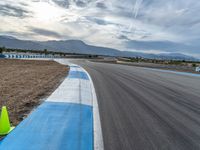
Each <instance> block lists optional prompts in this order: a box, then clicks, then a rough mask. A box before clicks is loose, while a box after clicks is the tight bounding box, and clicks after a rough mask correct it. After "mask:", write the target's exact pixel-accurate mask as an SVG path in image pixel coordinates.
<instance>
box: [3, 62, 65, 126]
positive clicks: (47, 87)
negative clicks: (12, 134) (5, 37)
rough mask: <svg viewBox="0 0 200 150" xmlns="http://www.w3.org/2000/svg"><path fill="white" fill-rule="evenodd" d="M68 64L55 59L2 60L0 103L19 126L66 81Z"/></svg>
mask: <svg viewBox="0 0 200 150" xmlns="http://www.w3.org/2000/svg"><path fill="white" fill-rule="evenodd" d="M68 69H69V68H68V67H66V66H64V65H60V64H58V63H57V62H54V61H42V60H37V61H36V60H11V59H10V60H9V59H0V106H3V105H6V106H7V109H8V111H9V115H10V121H11V123H12V124H13V125H17V124H18V123H19V122H20V121H22V120H23V119H24V118H25V117H26V116H27V115H28V114H29V113H30V112H31V111H32V110H33V109H34V108H35V107H36V106H38V105H39V104H40V103H41V102H42V101H43V100H44V99H45V98H46V97H47V96H49V95H50V94H51V93H52V92H53V91H54V90H55V89H56V88H57V87H58V86H59V85H60V83H61V82H62V81H63V80H64V78H65V77H66V75H67V72H68Z"/></svg>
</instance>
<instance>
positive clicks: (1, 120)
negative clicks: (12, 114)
mask: <svg viewBox="0 0 200 150" xmlns="http://www.w3.org/2000/svg"><path fill="white" fill-rule="evenodd" d="M13 129H14V127H11V126H10V120H9V117H8V111H7V109H6V106H3V107H2V109H1V117H0V135H7V134H8V133H10V132H11V131H12V130H13Z"/></svg>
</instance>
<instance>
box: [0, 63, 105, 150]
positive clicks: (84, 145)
mask: <svg viewBox="0 0 200 150" xmlns="http://www.w3.org/2000/svg"><path fill="white" fill-rule="evenodd" d="M56 61H58V62H59V63H62V64H67V61H66V60H65V59H63V60H62V59H60V60H56ZM93 149H94V150H103V149H104V148H103V140H102V131H101V125H100V119H99V112H98V105H97V99H96V94H95V90H94V86H93V83H92V80H91V78H90V76H89V74H88V73H87V72H86V71H85V70H84V69H83V68H81V67H79V66H77V65H74V64H73V65H70V71H69V75H68V76H67V77H66V79H65V80H64V81H63V83H62V84H61V85H60V86H59V87H58V88H57V89H56V90H55V91H54V92H53V93H52V95H51V96H50V97H49V98H47V100H46V101H45V102H44V103H42V104H41V105H40V106H39V107H38V108H37V109H35V110H34V111H33V112H32V113H31V114H30V115H29V116H28V117H27V118H26V119H25V120H24V121H22V122H21V123H20V124H19V125H18V126H17V127H16V128H15V129H14V130H13V131H12V132H11V133H10V134H9V135H7V136H6V137H5V138H4V139H3V140H2V141H1V143H0V150H93Z"/></svg>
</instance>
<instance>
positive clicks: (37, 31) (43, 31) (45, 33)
mask: <svg viewBox="0 0 200 150" xmlns="http://www.w3.org/2000/svg"><path fill="white" fill-rule="evenodd" d="M28 28H29V30H30V31H31V32H33V33H34V34H39V35H43V36H50V37H56V38H60V37H61V35H60V34H59V33H57V32H55V31H50V30H47V29H40V28H35V27H28Z"/></svg>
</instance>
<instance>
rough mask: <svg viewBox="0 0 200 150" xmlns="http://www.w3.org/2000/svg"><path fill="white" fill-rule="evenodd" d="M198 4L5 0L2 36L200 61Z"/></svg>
mask: <svg viewBox="0 0 200 150" xmlns="http://www.w3.org/2000/svg"><path fill="white" fill-rule="evenodd" d="M199 10H200V1H198V0H3V1H0V21H1V22H0V34H1V35H11V36H15V37H17V38H20V39H28V40H60V39H62V40H65V39H80V40H83V41H84V42H86V43H88V44H92V45H97V46H105V47H111V48H117V49H119V50H130V51H139V52H146V53H161V52H162V53H163V52H174V53H177V52H181V53H184V54H189V55H193V56H197V57H200V13H199Z"/></svg>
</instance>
